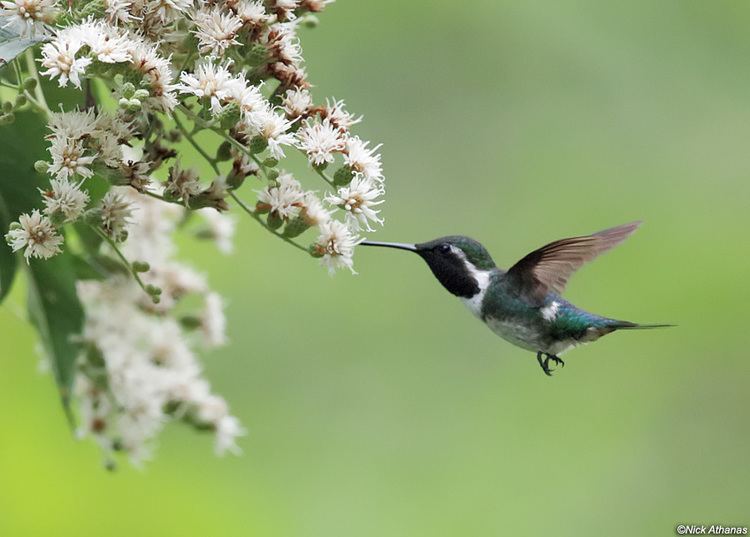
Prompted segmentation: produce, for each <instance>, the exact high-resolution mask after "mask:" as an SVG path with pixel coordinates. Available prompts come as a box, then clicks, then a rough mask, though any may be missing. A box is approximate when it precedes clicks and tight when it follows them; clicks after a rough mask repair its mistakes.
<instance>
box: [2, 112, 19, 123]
mask: <svg viewBox="0 0 750 537" xmlns="http://www.w3.org/2000/svg"><path fill="white" fill-rule="evenodd" d="M15 120H16V116H14V115H13V114H3V115H1V116H0V125H10V124H11V123H13V122H14V121H15Z"/></svg>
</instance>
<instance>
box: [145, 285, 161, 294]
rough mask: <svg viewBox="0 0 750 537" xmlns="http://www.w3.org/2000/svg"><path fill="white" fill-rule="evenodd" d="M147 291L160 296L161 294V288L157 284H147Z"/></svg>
mask: <svg viewBox="0 0 750 537" xmlns="http://www.w3.org/2000/svg"><path fill="white" fill-rule="evenodd" d="M146 292H147V293H148V294H149V295H153V296H159V295H160V294H161V289H160V288H158V287H156V286H155V285H151V284H149V285H147V286H146Z"/></svg>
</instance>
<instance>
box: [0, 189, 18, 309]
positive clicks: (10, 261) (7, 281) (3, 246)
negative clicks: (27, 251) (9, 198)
mask: <svg viewBox="0 0 750 537" xmlns="http://www.w3.org/2000/svg"><path fill="white" fill-rule="evenodd" d="M10 223H11V219H10V216H9V215H8V209H7V208H6V207H5V201H3V197H2V193H0V302H2V301H3V298H5V295H7V294H8V291H10V287H11V285H13V278H14V277H15V275H16V267H17V266H18V258H17V257H16V256H15V255H14V254H13V252H12V251H11V249H10V246H8V244H7V243H6V242H5V239H4V238H3V235H5V232H6V230H7V229H8V226H9V225H10Z"/></svg>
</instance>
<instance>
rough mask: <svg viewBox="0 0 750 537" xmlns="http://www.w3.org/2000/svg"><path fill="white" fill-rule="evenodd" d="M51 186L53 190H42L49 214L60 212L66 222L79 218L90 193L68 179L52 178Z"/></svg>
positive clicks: (46, 210)
mask: <svg viewBox="0 0 750 537" xmlns="http://www.w3.org/2000/svg"><path fill="white" fill-rule="evenodd" d="M50 186H51V187H52V189H51V190H48V191H44V190H40V192H41V193H42V200H43V201H44V206H45V209H44V212H45V213H46V214H47V216H50V217H52V216H54V215H55V214H57V213H60V214H62V215H63V217H64V219H65V222H73V221H75V220H78V218H79V217H80V216H81V215H82V214H83V211H84V210H85V209H86V204H87V203H88V202H89V195H88V194H87V193H86V192H84V191H82V190H81V188H80V187H81V185H80V184H75V183H71V182H69V181H68V180H67V179H52V180H51V181H50Z"/></svg>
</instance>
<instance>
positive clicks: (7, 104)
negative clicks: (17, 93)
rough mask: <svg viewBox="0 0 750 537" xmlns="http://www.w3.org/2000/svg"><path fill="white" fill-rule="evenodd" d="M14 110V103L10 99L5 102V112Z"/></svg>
mask: <svg viewBox="0 0 750 537" xmlns="http://www.w3.org/2000/svg"><path fill="white" fill-rule="evenodd" d="M12 111H13V103H12V102H10V101H5V102H4V103H3V112H8V113H10V112H12Z"/></svg>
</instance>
